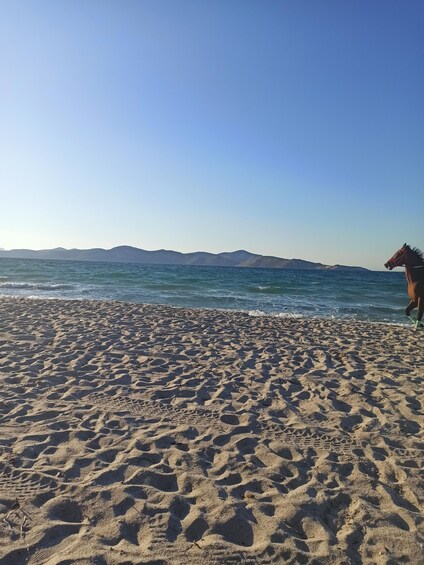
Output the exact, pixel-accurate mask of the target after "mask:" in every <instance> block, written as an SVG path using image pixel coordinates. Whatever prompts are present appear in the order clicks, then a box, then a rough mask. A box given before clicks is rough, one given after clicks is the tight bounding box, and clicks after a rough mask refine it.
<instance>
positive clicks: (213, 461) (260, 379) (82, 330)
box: [0, 298, 424, 565]
mask: <svg viewBox="0 0 424 565" xmlns="http://www.w3.org/2000/svg"><path fill="white" fill-rule="evenodd" d="M0 308H1V317H0V394H1V403H0V563H1V564H10V565H12V564H13V565H19V564H24V563H25V564H31V565H39V564H43V565H44V564H46V565H59V564H61V565H65V564H69V565H70V564H73V563H76V564H81V565H82V564H84V565H88V564H93V565H94V564H95V565H103V564H115V563H116V564H150V565H153V564H156V565H159V564H162V565H165V564H169V565H173V564H177V565H181V564H185V563H193V564H196V565H197V564H202V565H203V564H205V565H208V564H216V565H218V564H227V563H228V564H237V563H246V564H249V565H250V564H264V565H265V564H266V565H268V564H271V563H272V564H279V563H293V564H315V565H318V564H321V563H322V564H346V565H348V564H354V563H364V564H391V565H395V564H398V563H410V564H417V565H418V564H420V563H423V562H424V549H423V548H424V524H423V521H424V515H423V503H424V438H423V424H424V416H423V402H424V399H423V381H424V355H423V350H424V348H423V345H424V332H423V331H422V332H414V331H413V330H412V328H410V327H403V326H395V325H383V324H371V323H365V322H358V323H353V322H349V323H345V322H341V321H332V320H323V319H321V320H314V319H311V320H307V319H291V318H271V317H254V316H249V315H248V314H243V313H236V312H221V311H215V310H190V309H178V308H171V307H166V306H149V305H137V304H125V303H118V302H109V303H107V302H84V301H63V300H62V301H59V300H30V299H13V298H10V299H9V298H4V299H1V300H0Z"/></svg>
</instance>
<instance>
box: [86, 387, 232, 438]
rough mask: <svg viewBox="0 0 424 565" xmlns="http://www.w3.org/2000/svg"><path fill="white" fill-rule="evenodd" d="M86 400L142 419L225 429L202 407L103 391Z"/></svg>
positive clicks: (212, 414)
mask: <svg viewBox="0 0 424 565" xmlns="http://www.w3.org/2000/svg"><path fill="white" fill-rule="evenodd" d="M84 400H86V401H88V402H92V403H93V404H94V405H96V406H100V407H102V408H106V409H107V410H109V411H111V412H128V413H129V414H130V415H131V416H135V417H136V418H142V419H149V418H153V419H165V420H169V421H170V422H177V423H179V424H183V425H188V426H198V427H202V428H214V429H216V430H218V431H224V430H225V431H226V430H227V429H228V425H227V424H226V423H223V422H222V421H220V419H219V416H218V414H216V415H215V414H214V413H213V412H212V411H209V410H206V409H204V408H197V409H193V410H190V409H188V408H176V407H175V406H170V405H169V404H165V403H163V402H161V401H159V400H143V399H140V398H131V397H130V396H119V395H115V396H111V395H108V394H105V393H93V394H89V395H88V396H86V397H85V399H84Z"/></svg>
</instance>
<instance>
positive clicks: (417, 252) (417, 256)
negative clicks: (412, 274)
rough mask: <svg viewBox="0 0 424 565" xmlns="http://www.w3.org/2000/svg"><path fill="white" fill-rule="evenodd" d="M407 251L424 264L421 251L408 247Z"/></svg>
mask: <svg viewBox="0 0 424 565" xmlns="http://www.w3.org/2000/svg"><path fill="white" fill-rule="evenodd" d="M408 247H409V245H408ZM409 249H410V250H411V251H412V253H413V254H414V255H415V257H416V258H417V259H419V260H420V262H421V263H423V264H424V253H423V252H422V251H421V249H418V247H409Z"/></svg>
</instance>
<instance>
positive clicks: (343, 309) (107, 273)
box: [0, 258, 408, 323]
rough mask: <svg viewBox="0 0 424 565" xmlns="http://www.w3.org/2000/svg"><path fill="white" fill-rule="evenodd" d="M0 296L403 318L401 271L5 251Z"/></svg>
mask: <svg viewBox="0 0 424 565" xmlns="http://www.w3.org/2000/svg"><path fill="white" fill-rule="evenodd" d="M0 296H21V297H28V298H34V299H37V298H56V299H72V300H119V301H125V302H136V303H148V304H168V305H172V306H186V307H191V308H217V309H231V310H239V311H245V312H249V313H250V314H251V315H256V316H262V315H273V316H287V317H301V316H302V317H303V316H306V317H324V318H346V319H356V320H368V321H378V322H387V323H405V319H406V318H405V315H404V312H403V311H404V308H405V307H406V305H407V304H408V296H407V292H406V280H405V275H404V273H403V272H401V271H399V272H392V273H389V272H366V271H365V272H356V271H301V270H278V269H244V268H231V267H198V266H170V265H140V264H135V263H103V262H77V261H46V260H34V259H5V258H0Z"/></svg>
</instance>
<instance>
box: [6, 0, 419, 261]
mask: <svg viewBox="0 0 424 565" xmlns="http://www.w3.org/2000/svg"><path fill="white" fill-rule="evenodd" d="M0 8H1V19H0V70H1V73H0V203H1V206H0V247H2V248H5V249H12V248H30V249H46V248H53V247H59V246H61V247H66V248H73V247H77V248H90V247H104V248H110V247H114V246H116V245H134V246H136V247H141V248H143V249H148V250H153V249H161V248H165V249H175V250H178V251H182V252H191V251H199V250H204V251H210V252H220V251H233V250H236V249H247V250H249V251H251V252H254V253H260V254H264V255H276V256H279V257H285V258H294V257H295V258H302V259H307V260H311V261H319V262H323V263H327V264H335V263H341V264H349V265H362V266H365V267H368V268H372V269H382V268H383V266H382V265H383V263H384V262H385V261H386V260H387V259H388V258H389V257H390V256H391V255H392V254H393V253H394V252H395V251H396V250H397V249H398V248H399V247H400V246H401V245H402V244H403V243H405V242H407V243H409V244H411V245H414V246H418V247H421V248H424V214H423V211H424V34H423V33H422V30H423V26H424V2H422V0H417V1H414V0H408V1H407V2H402V1H401V0H395V1H393V0H372V1H370V0H307V1H306V0H267V1H263V0H214V1H207V0H178V1H175V0H136V1H132V0H101V1H97V0H63V1H61V2H57V1H42V0H27V1H22V0H0Z"/></svg>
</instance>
